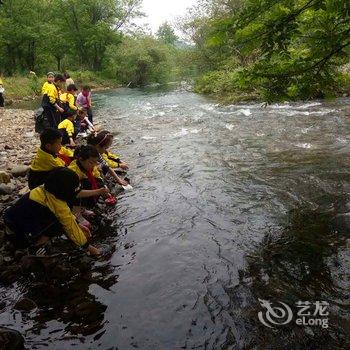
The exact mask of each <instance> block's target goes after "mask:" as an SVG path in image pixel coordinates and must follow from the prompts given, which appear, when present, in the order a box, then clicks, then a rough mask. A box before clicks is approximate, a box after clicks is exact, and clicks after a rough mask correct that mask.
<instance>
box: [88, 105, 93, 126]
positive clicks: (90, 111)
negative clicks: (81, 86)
mask: <svg viewBox="0 0 350 350" xmlns="http://www.w3.org/2000/svg"><path fill="white" fill-rule="evenodd" d="M86 112H87V116H88V118H89V120H90V123H91V124H93V123H94V122H93V117H92V110H91V108H88V109H87V110H86Z"/></svg>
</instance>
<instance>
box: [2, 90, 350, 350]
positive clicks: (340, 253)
mask: <svg viewBox="0 0 350 350" xmlns="http://www.w3.org/2000/svg"><path fill="white" fill-rule="evenodd" d="M95 102H96V106H95V109H96V111H97V113H98V114H99V116H100V119H102V120H104V121H105V125H106V127H108V129H110V130H111V131H113V132H115V133H116V137H115V144H114V147H115V149H116V150H117V151H118V153H120V154H121V155H122V156H123V158H124V159H125V160H127V161H128V163H129V165H130V171H129V177H130V178H131V180H132V184H133V186H134V190H133V191H131V192H126V193H124V194H122V195H120V197H119V202H118V206H117V207H116V208H115V209H109V212H108V216H109V217H110V218H113V224H112V226H111V227H110V228H108V232H109V233H108V235H107V237H106V238H105V239H104V240H103V242H104V243H105V244H110V245H112V244H113V245H115V246H116V250H115V252H114V253H113V255H112V256H111V257H110V258H109V259H108V260H107V261H106V260H104V261H98V262H96V263H95V264H94V266H93V268H92V271H93V274H95V275H96V276H98V275H100V276H101V275H103V278H104V279H103V281H104V283H93V282H87V281H85V282H84V280H83V279H79V277H78V279H77V281H76V282H75V284H74V285H73V286H72V285H71V286H70V287H69V288H70V289H69V290H67V294H66V295H65V298H66V299H65V300H60V301H58V302H57V301H56V302H57V304H55V305H54V306H52V305H47V304H45V303H44V304H45V305H44V307H43V309H45V311H42V310H41V311H40V312H41V313H40V314H39V315H38V314H34V315H32V314H30V315H27V316H23V315H21V314H20V313H19V312H17V313H16V312H13V311H11V312H10V311H9V312H7V313H6V312H5V313H2V314H1V315H0V317H1V318H0V321H1V322H2V323H3V324H6V325H7V326H10V327H12V328H16V329H19V330H21V331H22V333H25V335H26V338H27V341H28V342H29V344H30V345H31V346H32V347H33V348H35V349H46V348H48V349H68V348H69V349H70V348H74V349H123V350H124V349H133V348H139V349H323V348H324V349H333V348H334V349H346V348H349V345H350V344H349V333H350V319H349V308H350V303H349V300H350V299H349V298H350V291H349V287H350V279H349V273H348V272H349V263H350V251H349V244H348V243H347V241H346V237H345V236H342V235H341V234H338V233H336V232H333V231H332V230H330V228H329V222H330V220H331V218H332V216H334V214H336V213H338V212H341V211H346V210H345V209H344V208H346V201H347V196H346V195H347V193H348V191H349V180H350V171H349V165H350V161H349V140H350V137H349V133H348V121H349V117H348V116H347V113H348V114H349V113H350V108H349V107H348V106H349V103H350V100H349V99H338V100H335V101H329V102H310V103H295V104H294V103H293V104H286V103H285V104H279V105H270V106H267V107H266V108H263V107H261V106H260V105H259V104H254V103H251V104H246V105H243V104H240V105H234V106H219V105H217V104H216V103H215V102H213V101H211V100H208V99H206V98H204V97H202V96H199V95H196V94H194V93H190V92H186V91H181V90H170V91H164V90H162V91H160V90H155V89H148V90H130V89H119V90H116V91H108V92H102V93H99V94H98V95H96V96H95ZM67 288H68V287H67ZM24 291H25V286H23V285H20V284H16V285H15V286H14V287H13V288H12V289H10V290H7V294H8V293H12V297H13V294H14V295H15V296H19V295H21V293H24ZM80 296H81V298H85V299H87V300H89V303H90V304H92V306H93V308H94V314H95V317H93V320H91V319H90V316H89V315H88V316H86V317H85V318H84V317H83V318H80V319H79V322H80V323H79V322H78V321H77V320H76V319H74V318H73V319H72V318H69V317H64V315H65V312H69V310H68V311H67V310H66V309H67V308H68V309H69V308H74V307H75V303H76V302H77V300H78V301H79V298H80ZM85 299H84V300H85ZM259 299H264V300H268V301H271V302H273V303H275V304H278V303H279V302H284V303H286V304H288V305H290V307H291V308H292V311H293V312H294V313H296V311H297V309H296V307H295V305H296V302H297V301H309V302H311V303H314V302H316V301H327V302H328V303H329V307H328V311H329V316H328V318H329V327H328V328H323V327H321V326H312V325H308V326H300V325H296V324H295V322H294V321H291V322H290V323H288V324H286V325H281V326H279V325H277V326H276V325H275V326H274V328H268V327H266V326H264V325H263V324H262V323H261V322H260V321H259V318H258V313H259V311H263V309H262V307H261V305H260V303H259ZM62 304H64V305H65V308H66V309H62ZM59 305H61V306H59ZM60 307H61V308H60ZM82 324H83V325H84V330H83V331H82V330H81V328H79V327H77V328H74V325H80V327H81V325H82ZM89 325H90V326H91V327H89Z"/></svg>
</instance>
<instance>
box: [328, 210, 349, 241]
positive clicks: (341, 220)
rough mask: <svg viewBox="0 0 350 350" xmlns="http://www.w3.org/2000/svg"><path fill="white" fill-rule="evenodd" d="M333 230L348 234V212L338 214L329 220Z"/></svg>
mask: <svg viewBox="0 0 350 350" xmlns="http://www.w3.org/2000/svg"><path fill="white" fill-rule="evenodd" d="M331 227H332V229H333V230H334V231H336V232H338V233H339V234H341V235H344V236H350V213H345V214H338V215H337V216H335V217H334V218H333V220H332V221H331Z"/></svg>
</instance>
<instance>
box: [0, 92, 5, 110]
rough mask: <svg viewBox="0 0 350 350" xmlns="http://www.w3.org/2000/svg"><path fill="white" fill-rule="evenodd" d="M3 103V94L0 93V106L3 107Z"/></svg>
mask: <svg viewBox="0 0 350 350" xmlns="http://www.w3.org/2000/svg"><path fill="white" fill-rule="evenodd" d="M4 104H5V101H4V95H3V94H2V93H0V108H3V107H4Z"/></svg>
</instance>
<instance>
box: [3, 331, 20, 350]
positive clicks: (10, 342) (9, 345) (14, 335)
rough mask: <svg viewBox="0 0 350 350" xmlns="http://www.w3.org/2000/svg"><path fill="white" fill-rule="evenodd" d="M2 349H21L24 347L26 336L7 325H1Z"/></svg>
mask: <svg viewBox="0 0 350 350" xmlns="http://www.w3.org/2000/svg"><path fill="white" fill-rule="evenodd" d="M0 349H2V350H21V349H24V338H23V337H22V335H21V333H19V332H17V331H15V330H13V329H10V328H5V327H0Z"/></svg>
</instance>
